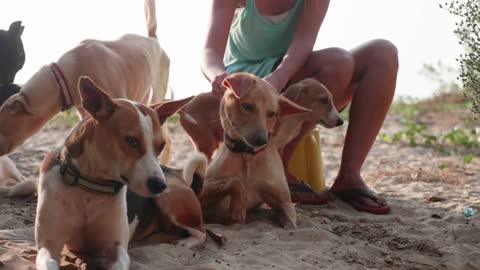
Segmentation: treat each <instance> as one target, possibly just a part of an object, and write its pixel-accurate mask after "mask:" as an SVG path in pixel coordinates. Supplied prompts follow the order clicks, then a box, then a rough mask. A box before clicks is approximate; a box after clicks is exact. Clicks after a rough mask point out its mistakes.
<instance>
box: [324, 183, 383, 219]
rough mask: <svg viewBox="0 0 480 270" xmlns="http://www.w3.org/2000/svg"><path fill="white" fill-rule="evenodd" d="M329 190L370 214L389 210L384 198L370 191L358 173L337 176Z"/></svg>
mask: <svg viewBox="0 0 480 270" xmlns="http://www.w3.org/2000/svg"><path fill="white" fill-rule="evenodd" d="M330 191H331V192H332V193H333V194H334V195H335V196H337V197H338V198H339V199H341V200H343V201H344V202H346V203H348V204H350V205H351V206H352V207H354V208H355V209H357V210H358V211H363V212H368V213H372V214H388V213H389V212H390V206H389V205H388V204H387V202H386V201H385V199H383V198H380V197H378V196H377V195H376V194H375V193H374V192H373V191H371V190H370V189H369V188H368V186H367V185H366V184H365V181H364V180H363V178H362V177H361V176H360V175H354V176H343V175H339V176H337V178H336V179H335V182H334V184H333V186H332V187H331V188H330Z"/></svg>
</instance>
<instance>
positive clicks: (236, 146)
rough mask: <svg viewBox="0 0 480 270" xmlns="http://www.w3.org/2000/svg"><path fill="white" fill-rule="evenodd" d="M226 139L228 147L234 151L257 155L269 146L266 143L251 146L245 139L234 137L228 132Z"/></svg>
mask: <svg viewBox="0 0 480 270" xmlns="http://www.w3.org/2000/svg"><path fill="white" fill-rule="evenodd" d="M224 141H225V145H226V146H227V147H228V149H230V150H231V151H232V152H234V153H248V154H250V155H255V154H258V153H259V152H261V151H262V150H264V149H265V148H266V147H267V146H266V145H265V146H262V147H251V146H249V145H248V144H246V143H245V142H244V141H243V140H237V139H232V138H231V137H230V136H228V135H227V134H225V139H224Z"/></svg>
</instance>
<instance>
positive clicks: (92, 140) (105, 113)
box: [35, 77, 191, 270]
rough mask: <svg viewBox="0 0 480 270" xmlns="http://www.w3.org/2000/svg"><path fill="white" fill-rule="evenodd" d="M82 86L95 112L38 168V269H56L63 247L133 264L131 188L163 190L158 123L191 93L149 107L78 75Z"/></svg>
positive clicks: (147, 192) (115, 264) (115, 263)
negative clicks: (128, 200)
mask: <svg viewBox="0 0 480 270" xmlns="http://www.w3.org/2000/svg"><path fill="white" fill-rule="evenodd" d="M78 89H79V94H80V97H81V101H82V108H83V109H84V110H85V111H86V112H87V113H88V114H89V115H90V116H89V117H86V118H84V119H83V120H82V121H81V122H80V123H79V124H78V125H77V126H76V127H75V128H74V129H73V130H72V132H71V133H70V134H69V135H68V137H67V138H66V140H65V143H64V145H63V146H62V148H61V149H60V150H57V151H54V152H51V153H50V154H49V155H47V157H46V158H45V159H44V161H43V163H42V166H41V168H40V178H39V183H38V204H37V215H36V221H35V240H36V244H37V248H38V255H37V258H36V265H37V268H38V269H39V270H44V269H48V270H50V269H59V260H60V252H61V251H62V249H63V247H64V245H66V246H67V247H68V248H69V249H70V250H72V251H74V252H80V253H87V254H93V255H95V256H100V257H105V258H106V259H107V260H109V262H111V264H110V267H109V268H111V269H128V268H129V265H130V259H129V256H128V254H127V247H128V242H129V238H130V233H129V225H128V218H127V203H126V192H127V186H128V187H129V188H130V189H132V190H133V191H134V192H136V193H138V194H140V195H141V196H146V197H152V196H155V195H157V194H159V193H161V192H163V191H164V190H165V189H166V183H165V176H164V174H163V172H162V169H161V167H160V165H159V163H158V160H157V156H158V155H159V154H160V153H161V151H162V150H163V147H164V145H165V138H164V137H163V135H162V132H161V126H162V124H163V122H164V121H165V120H166V119H167V117H169V116H170V115H172V114H174V113H175V112H176V111H177V110H179V109H180V108H181V107H182V106H183V105H185V104H186V103H187V102H188V101H189V100H190V99H191V98H187V99H183V100H177V101H170V102H164V103H162V104H160V105H158V106H155V107H154V109H151V108H149V107H147V106H145V105H142V104H140V103H136V102H132V101H129V100H125V99H112V98H111V97H110V96H109V95H108V94H107V93H105V92H104V91H102V90H101V89H100V87H99V86H97V85H95V84H94V83H93V81H91V79H90V78H88V77H81V78H80V80H79V83H78Z"/></svg>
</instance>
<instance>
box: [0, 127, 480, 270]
mask: <svg viewBox="0 0 480 270" xmlns="http://www.w3.org/2000/svg"><path fill="white" fill-rule="evenodd" d="M393 122H394V120H391V119H390V120H389V121H387V124H386V125H385V128H386V129H391V128H392V127H391V125H390V124H389V123H393ZM344 131H345V129H344V128H339V129H336V130H328V131H327V130H325V129H322V132H321V133H322V142H323V143H322V147H323V158H324V162H325V171H326V175H327V179H329V185H330V184H331V180H332V179H333V177H334V176H335V173H336V171H337V169H338V164H339V158H340V156H341V145H342V141H343V138H344V137H343V134H344ZM66 133H67V130H66V129H52V128H50V129H44V130H43V131H42V132H40V133H38V134H37V135H35V136H34V137H33V138H31V139H30V140H29V141H28V142H27V143H26V144H25V145H24V146H22V147H21V148H20V149H18V150H17V151H16V152H15V153H13V154H12V155H11V157H12V159H13V160H14V161H15V163H16V164H17V166H18V168H19V169H20V171H21V172H22V173H24V174H25V175H26V176H27V177H37V173H38V165H39V163H40V161H41V159H42V158H43V156H44V155H45V153H46V152H47V151H49V150H51V149H52V148H53V147H54V146H57V145H59V144H60V143H61V142H62V141H63V138H64V137H65V135H66ZM173 134H174V137H173V140H174V147H173V151H174V153H173V157H172V159H173V160H172V164H173V165H175V166H180V165H181V164H182V162H183V160H184V158H185V157H187V156H188V154H189V153H190V152H191V146H190V142H189V140H188V138H187V137H186V136H185V135H184V134H183V132H182V131H181V130H180V128H178V127H174V128H173ZM439 164H447V165H448V167H447V168H445V169H442V170H440V169H438V167H439ZM479 172H480V160H479V159H478V158H477V159H474V160H473V162H472V163H470V164H468V165H464V164H463V161H462V157H461V156H444V155H442V154H440V153H439V152H438V151H435V150H433V149H429V148H423V147H416V148H412V147H408V146H402V145H398V144H396V145H392V144H386V143H381V142H377V143H376V144H375V146H374V147H373V149H372V152H371V154H370V156H369V158H368V160H367V163H366V164H365V167H364V173H363V176H364V177H365V179H366V180H367V182H368V184H369V185H370V186H371V187H372V188H373V189H374V190H375V191H377V192H379V193H380V194H381V195H382V196H385V198H386V199H387V200H388V202H389V203H390V205H391V207H392V213H391V214H390V215H386V216H375V215H370V214H365V213H359V212H356V211H355V210H353V209H352V208H350V207H349V206H348V205H346V204H344V203H342V202H341V201H339V200H334V201H331V202H330V203H328V204H327V205H323V206H315V207H312V206H298V207H297V212H298V221H299V222H298V229H295V230H285V229H282V228H279V227H278V226H277V225H276V224H275V223H274V222H273V221H272V220H271V218H270V216H269V211H268V209H260V210H258V211H256V212H255V213H254V214H253V215H252V218H251V222H250V223H248V224H246V225H233V226H227V227H224V226H220V225H213V224H212V225H209V226H210V227H214V228H217V229H218V230H221V231H222V232H223V233H224V234H225V235H226V236H227V238H228V240H227V243H226V244H225V245H224V246H223V247H220V248H219V247H217V246H216V245H215V244H214V243H213V242H212V241H211V240H208V241H207V243H205V244H204V245H203V246H201V247H198V248H194V249H192V250H189V249H186V248H183V247H179V246H173V245H169V244H154V245H147V246H140V247H133V248H131V249H130V256H131V259H132V266H131V269H134V270H140V269H141V270H143V269H480V215H479V214H476V215H474V216H473V217H469V218H467V217H465V216H464V215H463V213H462V211H463V209H464V208H465V207H467V206H476V207H480V193H479V192H480V182H479V181H478V179H479V176H480V173H479ZM432 198H433V199H432ZM437 200H438V201H437ZM35 205H36V197H35V196H31V197H26V198H16V199H0V269H15V270H20V269H34V268H35V267H34V264H33V262H34V260H35V254H36V251H35V247H34V239H33V225H34V214H35ZM64 260H65V261H64V264H65V265H67V266H64V267H63V269H78V268H80V269H83V268H84V267H85V265H84V264H81V263H80V262H79V261H78V260H76V259H75V258H74V257H73V256H71V255H68V256H65V258H64ZM76 265H80V267H77V266H76Z"/></svg>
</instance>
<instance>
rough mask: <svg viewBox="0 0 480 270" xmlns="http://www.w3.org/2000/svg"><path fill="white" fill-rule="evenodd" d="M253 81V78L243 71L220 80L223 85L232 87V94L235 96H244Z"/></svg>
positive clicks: (252, 84)
mask: <svg viewBox="0 0 480 270" xmlns="http://www.w3.org/2000/svg"><path fill="white" fill-rule="evenodd" d="M255 83H256V80H255V78H254V77H253V76H252V75H250V74H248V73H244V72H240V73H235V74H232V75H230V76H228V77H226V78H225V79H224V80H223V82H222V84H223V86H225V87H227V88H229V89H232V91H233V94H234V95H235V97H237V98H242V97H244V96H245V95H246V94H247V93H248V91H249V90H250V89H251V88H252V87H253V86H254V85H255Z"/></svg>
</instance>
